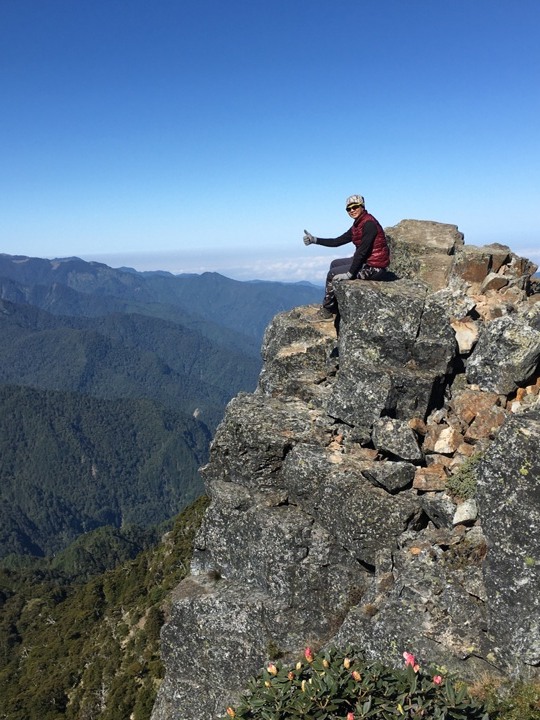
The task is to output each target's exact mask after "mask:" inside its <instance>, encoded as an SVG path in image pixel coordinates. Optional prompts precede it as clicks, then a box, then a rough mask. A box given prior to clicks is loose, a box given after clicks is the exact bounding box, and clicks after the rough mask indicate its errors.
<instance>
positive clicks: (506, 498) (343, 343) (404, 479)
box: [152, 221, 540, 720]
mask: <svg viewBox="0 0 540 720" xmlns="http://www.w3.org/2000/svg"><path fill="white" fill-rule="evenodd" d="M391 230H392V231H393V245H394V248H398V250H399V249H400V250H401V254H400V252H398V253H397V254H398V259H400V260H401V261H402V262H403V267H404V269H405V270H407V272H408V273H411V274H412V275H413V277H412V279H411V275H407V274H406V273H404V274H403V275H402V277H401V278H400V279H397V280H395V281H393V282H388V283H376V282H365V281H364V282H362V281H349V282H342V283H337V284H336V285H337V286H336V295H337V298H338V303H339V307H340V313H341V325H340V335H339V338H337V337H336V332H335V329H334V324H333V323H332V322H325V321H321V320H320V319H319V318H318V317H317V314H316V311H317V308H315V307H311V306H310V307H304V308H296V309H295V310H293V311H290V312H288V313H283V314H281V315H278V316H277V317H276V318H275V319H274V321H273V322H272V323H271V325H270V326H269V327H268V329H267V332H266V335H265V339H264V342H263V348H262V352H263V358H264V367H263V370H262V372H261V376H260V380H259V386H258V388H257V390H256V392H255V393H252V394H241V395H239V396H238V397H236V398H235V399H234V400H232V401H231V403H230V404H229V406H228V408H227V412H226V414H225V417H224V420H223V422H222V423H221V425H220V426H219V428H218V430H217V432H216V436H215V438H214V441H213V444H212V448H211V454H210V461H209V463H208V465H207V466H206V467H205V468H203V471H202V472H203V476H204V480H205V485H206V489H207V492H208V494H209V496H210V498H211V504H210V506H209V508H208V511H207V513H206V516H205V519H204V521H203V524H202V526H201V529H200V532H199V534H198V537H197V539H196V547H195V551H194V555H193V560H192V566H191V575H190V577H188V578H187V579H186V580H184V581H183V582H182V583H181V584H180V585H179V586H178V588H177V589H176V591H175V592H174V594H173V597H172V599H171V610H170V616H169V618H168V621H167V623H166V624H165V626H164V628H163V631H162V655H163V659H164V662H165V666H166V676H165V679H164V681H163V684H162V686H161V688H160V691H159V694H158V698H157V701H156V704H155V707H154V711H153V715H152V719H153V720H173V718H174V720H177V718H179V717H181V718H183V720H191V719H193V720H195V718H196V719H197V720H215V719H217V718H219V717H222V716H223V714H224V711H225V708H226V706H227V705H228V704H230V703H233V702H234V700H235V697H236V696H237V694H239V693H241V692H242V690H243V689H244V688H245V686H246V682H247V679H248V678H249V677H250V676H251V675H252V674H254V673H256V672H257V671H258V669H259V668H260V667H261V666H262V665H263V664H264V663H265V662H266V661H267V660H269V659H273V658H276V657H281V658H283V659H284V660H286V661H287V660H291V661H295V660H296V659H297V657H298V656H299V655H300V654H301V653H302V651H303V648H304V647H305V646H306V645H310V646H312V647H314V648H320V647H322V646H325V645H342V646H346V645H350V644H354V645H355V646H357V647H358V648H361V649H362V650H363V651H364V652H365V654H366V655H367V656H368V658H371V659H375V658H377V659H381V660H383V661H385V662H387V663H389V664H400V663H401V661H402V653H403V651H404V650H408V651H411V652H414V653H415V654H416V655H417V657H419V658H420V659H421V660H423V661H424V662H435V663H439V664H441V665H446V666H447V667H449V668H453V669H455V670H456V671H457V672H459V673H460V674H461V675H462V676H464V677H471V678H472V677H474V676H476V675H477V674H478V673H479V672H488V673H494V674H501V675H521V676H527V677H534V676H538V674H539V666H540V627H539V623H538V618H539V617H540V605H539V603H540V600H539V598H540V575H539V573H540V557H539V555H538V548H539V547H540V467H539V464H538V462H539V461H538V458H539V457H540V452H539V451H540V447H539V445H540V404H539V401H538V394H539V391H540V380H539V377H538V376H539V368H538V357H539V355H538V353H537V345H536V343H537V338H536V335H535V333H536V334H538V328H539V325H540V323H539V322H538V318H539V317H540V315H539V312H538V311H537V310H536V309H535V308H536V307H540V306H538V305H536V306H535V305H534V304H533V303H532V301H531V299H530V297H529V296H528V295H527V291H526V289H527V287H528V278H527V274H529V275H530V273H531V272H534V267H533V266H532V265H531V263H529V262H528V261H526V260H523V259H520V258H517V257H516V256H515V255H513V254H512V253H511V251H510V250H509V249H508V248H505V247H504V246H499V245H492V246H487V247H486V248H472V249H469V248H466V247H463V238H462V236H461V233H459V232H458V231H457V228H455V226H449V225H442V224H440V223H427V224H426V225H425V226H423V225H422V223H420V222H419V221H403V223H400V224H399V225H398V226H396V228H392V229H391ZM400 242H401V243H402V244H401V245H400ZM408 252H410V254H411V258H412V261H411V263H409V264H408V265H407V263H406V262H405V261H406V259H407V257H408V255H407V253H408ZM441 255H444V257H445V258H446V261H445V263H443V265H442V266H441V268H442V269H441V268H439V270H438V272H437V274H436V278H435V279H436V280H437V282H436V283H428V282H425V276H424V273H425V272H428V274H429V268H430V267H434V266H435V265H436V258H437V257H439V258H440V256H441ZM415 268H416V270H415ZM426 268H427V270H426ZM414 272H417V275H416V276H415V275H414ZM494 274H495V275H496V276H497V278H495V279H494V278H493V275H494ZM434 277H435V276H433V278H434ZM433 278H432V279H433ZM486 278H487V281H486ZM501 278H502V279H501ZM482 287H483V288H484V290H483V291H482ZM471 327H472V328H473V329H474V333H470V332H469V334H468V335H467V337H466V338H465V339H464V338H463V337H461V339H460V338H459V337H458V334H459V333H462V332H463V329H464V328H467V330H468V331H469V330H470V328H471ZM497 338H499V339H501V343H500V342H498V341H497ZM501 344H502V345H503V346H504V358H502V356H501ZM336 348H337V351H336ZM475 458H476V462H477V464H476V467H477V471H476V478H477V489H476V492H475V493H474V490H473V495H474V496H473V497H471V496H469V497H465V495H466V494H467V493H465V492H464V496H463V497H460V496H459V492H458V491H456V487H457V488H458V489H459V488H460V487H467V488H469V486H468V485H467V482H468V478H469V475H470V470H469V469H468V468H469V465H467V463H469V462H470V460H472V459H475ZM459 473H461V476H460V477H462V478H465V481H463V480H462V484H461V485H459V484H456V483H454V484H453V481H454V480H455V479H456V478H457V477H458V476H459ZM467 473H469V475H467ZM473 486H474V484H473ZM469 489H470V488H469Z"/></svg>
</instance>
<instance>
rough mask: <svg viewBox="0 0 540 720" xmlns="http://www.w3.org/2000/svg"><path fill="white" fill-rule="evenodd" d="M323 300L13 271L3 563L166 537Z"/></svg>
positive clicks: (207, 281) (5, 389) (209, 276)
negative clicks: (117, 539) (103, 536)
mask: <svg viewBox="0 0 540 720" xmlns="http://www.w3.org/2000/svg"><path fill="white" fill-rule="evenodd" d="M320 296H321V290H320V288H317V287H315V286H311V285H309V284H304V283H297V284H287V283H273V282H257V281H254V282H238V281H235V280H230V279H229V278H226V277H224V276H222V275H219V274H218V273H204V274H203V275H182V276H174V275H171V274H170V273H166V272H161V271H157V272H144V273H140V272H137V271H135V270H133V269H130V268H121V269H113V268H110V267H108V266H107V265H104V264H102V263H95V262H90V263H89V262H85V261H83V260H81V259H79V258H65V259H55V260H46V259H41V258H29V257H25V256H11V255H5V254H4V255H0V332H1V338H2V339H1V342H0V448H1V456H0V527H1V531H0V557H2V556H7V555H9V554H11V555H13V554H15V555H21V554H30V555H38V556H39V555H47V554H50V553H53V552H58V551H59V550H61V549H63V548H65V547H67V546H68V545H69V544H70V543H71V542H72V541H73V540H74V539H75V538H77V537H78V535H80V534H81V533H85V532H87V531H88V530H92V529H94V528H97V527H99V526H105V525H111V526H113V527H118V528H119V527H122V526H123V525H125V524H126V523H128V524H135V525H139V526H141V527H150V526H153V525H155V524H157V523H160V522H163V521H164V520H166V519H167V518H170V517H172V516H174V515H176V514H177V513H178V512H179V511H180V510H181V509H182V508H183V507H184V506H185V505H186V504H187V503H189V502H190V501H191V500H193V499H194V498H195V497H197V495H198V494H200V493H201V491H202V486H201V482H200V479H199V477H198V467H199V466H200V465H201V464H203V463H204V462H206V459H207V454H208V445H209V441H210V438H211V436H212V434H213V431H214V430H215V428H216V426H217V424H218V422H219V421H220V419H221V417H222V415H223V411H224V408H225V405H226V403H227V402H228V401H229V399H230V398H231V397H233V396H234V395H236V394H237V393H238V392H240V391H242V390H246V391H252V390H253V389H254V387H255V384H256V381H257V377H258V374H259V371H260V367H261V360H260V345H261V340H262V335H263V333H264V330H265V328H266V326H267V325H268V323H269V321H270V320H271V319H272V317H273V316H274V315H275V314H276V313H278V312H280V311H284V310H288V309H290V308H291V307H295V306H298V305H305V304H310V303H314V302H318V301H319V300H320Z"/></svg>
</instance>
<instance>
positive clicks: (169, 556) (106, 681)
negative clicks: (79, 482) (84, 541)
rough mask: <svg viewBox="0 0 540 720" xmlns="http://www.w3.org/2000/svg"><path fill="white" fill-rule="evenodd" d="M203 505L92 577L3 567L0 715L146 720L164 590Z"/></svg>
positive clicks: (181, 564)
mask: <svg viewBox="0 0 540 720" xmlns="http://www.w3.org/2000/svg"><path fill="white" fill-rule="evenodd" d="M206 505H207V500H206V498H204V497H201V498H199V500H197V501H196V502H195V503H194V504H192V505H191V506H190V507H188V508H187V509H186V510H184V511H183V512H182V513H181V514H180V515H179V516H178V517H177V518H176V519H175V521H174V523H173V524H172V527H171V529H170V530H169V531H168V532H167V533H165V534H164V535H163V538H162V540H161V541H160V542H159V543H158V544H157V545H155V546H154V547H152V548H149V549H147V550H145V551H143V552H140V553H139V554H138V555H137V556H136V557H135V558H134V559H131V560H126V561H124V562H122V563H120V564H118V565H117V566H116V567H115V568H114V569H111V570H107V571H105V572H103V573H101V574H98V575H96V576H94V577H92V578H91V579H87V578H86V573H83V577H82V579H81V576H80V575H78V574H76V573H72V574H69V573H67V572H65V571H62V570H60V569H57V568H54V567H53V566H52V565H51V563H50V562H48V561H45V560H42V561H39V562H37V561H36V562H34V565H33V567H27V568H26V569H16V570H15V569H6V568H4V569H1V570H0V697H1V698H2V709H1V713H0V716H1V717H4V718H9V720H60V719H61V718H63V719H65V720H91V719H96V718H99V719H100V720H125V719H126V718H129V717H132V718H134V720H148V718H149V717H150V713H151V710H152V706H153V703H154V699H155V696H156V693H157V690H158V687H159V684H160V680H161V678H162V676H163V667H162V664H161V660H160V656H159V632H160V629H161V625H162V624H163V621H164V617H165V614H166V612H167V603H168V596H169V593H170V591H171V590H172V589H173V588H174V587H175V585H176V584H177V583H178V582H180V580H181V579H182V578H183V577H184V576H185V575H186V574H187V571H188V567H189V560H190V557H191V553H192V547H193V538H194V535H195V532H196V531H197V529H198V527H199V525H200V522H201V519H202V516H203V513H204V510H205V507H206ZM103 549H104V551H106V548H103ZM104 561H105V562H107V559H106V558H104ZM109 561H111V562H112V563H115V561H116V558H115V557H110V558H109Z"/></svg>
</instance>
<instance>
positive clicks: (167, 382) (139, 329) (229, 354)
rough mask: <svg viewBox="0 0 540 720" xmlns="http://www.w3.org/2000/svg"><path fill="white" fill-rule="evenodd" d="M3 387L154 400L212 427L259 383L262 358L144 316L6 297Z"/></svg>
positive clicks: (0, 322) (1, 310)
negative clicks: (85, 313)
mask: <svg viewBox="0 0 540 720" xmlns="http://www.w3.org/2000/svg"><path fill="white" fill-rule="evenodd" d="M0 333H1V336H2V339H3V342H2V344H1V345H0V384H17V385H26V386H30V387H38V388H43V389H52V390H70V391H74V392H81V393H84V394H87V395H93V396H95V397H101V398H109V399H110V398H122V397H124V398H150V399H155V400H157V401H158V402H161V403H163V404H164V405H166V406H167V407H171V408H174V409H179V410H181V411H182V412H185V413H186V414H187V413H189V414H191V413H193V412H194V411H195V410H196V409H197V411H198V415H199V419H200V420H201V421H204V422H205V423H206V424H207V425H208V427H209V428H211V429H215V426H216V424H217V422H218V421H219V419H220V418H221V416H222V413H223V409H224V407H225V404H226V403H227V401H228V400H229V399H230V397H231V396H232V395H233V394H236V393H237V392H239V391H240V390H247V389H252V388H254V387H255V384H256V381H257V377H258V373H259V370H260V357H259V353H258V352H257V355H254V354H251V352H250V350H249V349H246V348H245V347H244V350H243V351H240V350H236V349H235V348H232V347H224V346H223V345H221V344H219V343H217V342H212V341H211V340H209V339H208V338H206V337H204V336H202V335H201V334H200V333H197V332H195V331H193V330H189V329H187V328H185V327H182V326H181V325H178V324H176V323H173V322H170V321H166V320H161V319H159V318H150V317H148V316H144V315H120V314H114V315H107V316H103V317H93V318H85V317H65V316H56V315H51V314H49V313H46V312H44V311H42V310H38V309H37V308H34V307H32V306H28V305H17V304H14V303H10V302H8V301H5V300H4V301H2V300H0Z"/></svg>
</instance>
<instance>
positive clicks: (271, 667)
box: [266, 663, 278, 675]
mask: <svg viewBox="0 0 540 720" xmlns="http://www.w3.org/2000/svg"><path fill="white" fill-rule="evenodd" d="M266 669H267V671H268V672H269V673H270V675H277V674H278V669H277V667H276V666H275V665H274V663H270V664H269V665H268V667H267V668H266Z"/></svg>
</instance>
